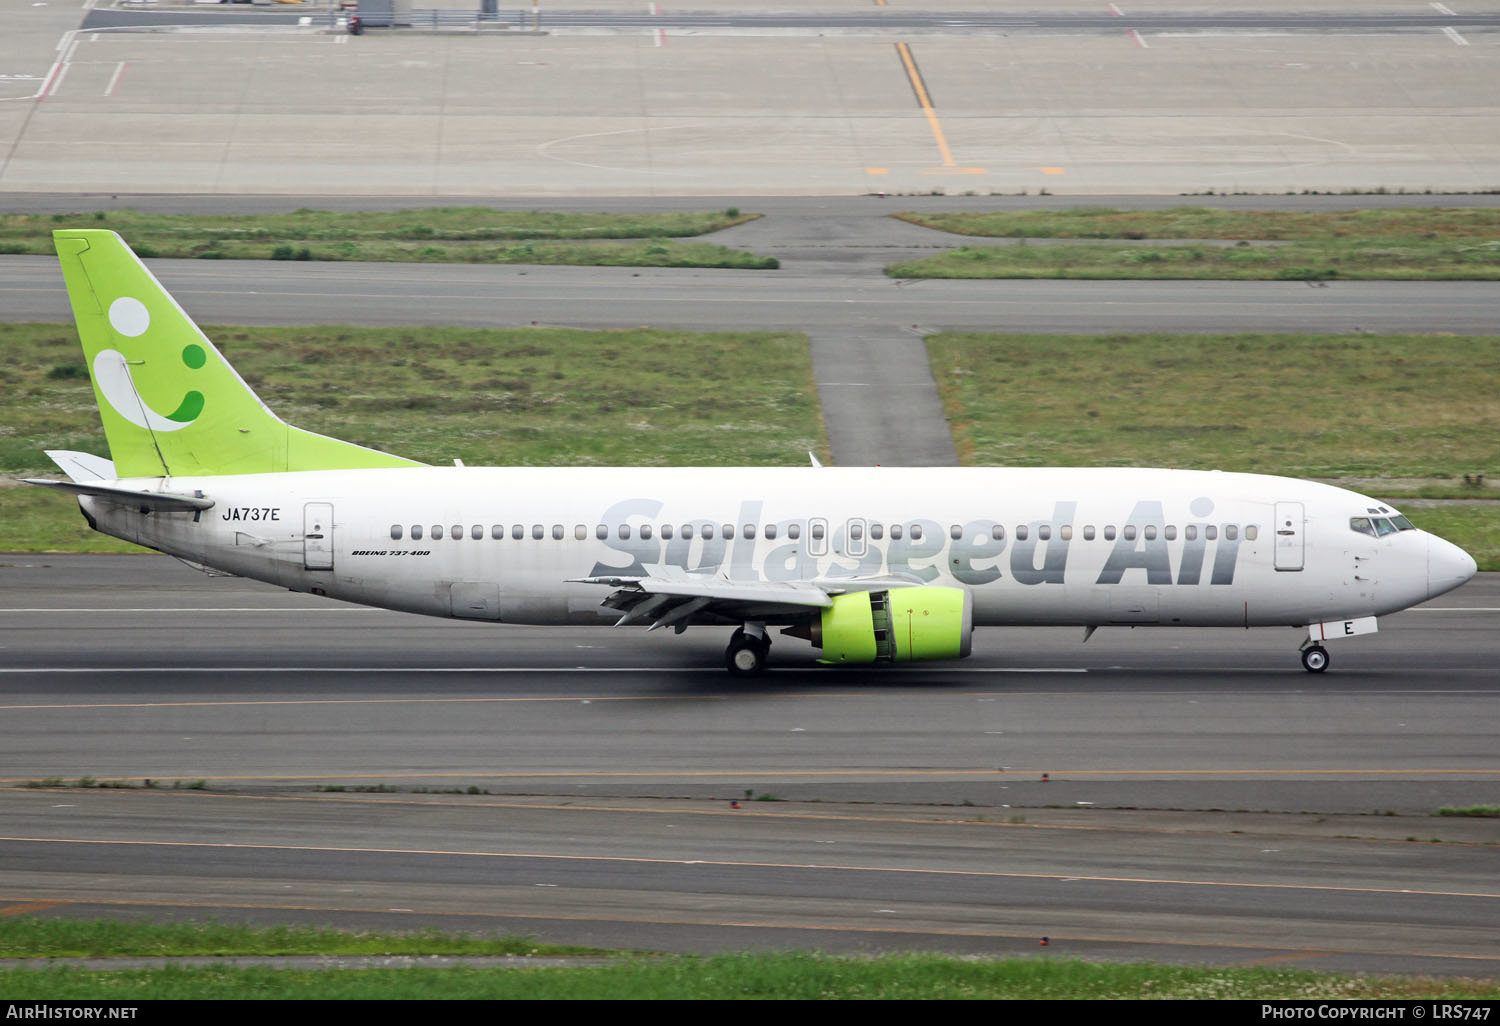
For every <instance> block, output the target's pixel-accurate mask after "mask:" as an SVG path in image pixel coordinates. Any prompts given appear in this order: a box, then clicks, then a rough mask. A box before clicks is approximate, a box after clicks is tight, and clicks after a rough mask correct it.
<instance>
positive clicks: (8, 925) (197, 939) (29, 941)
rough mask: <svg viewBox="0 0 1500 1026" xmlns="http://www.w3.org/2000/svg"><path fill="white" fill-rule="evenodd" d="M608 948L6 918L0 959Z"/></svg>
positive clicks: (306, 929)
mask: <svg viewBox="0 0 1500 1026" xmlns="http://www.w3.org/2000/svg"><path fill="white" fill-rule="evenodd" d="M612 953H613V952H608V951H605V950H603V949H600V948H587V947H577V946H569V945H559V944H539V943H537V942H536V940H535V939H533V938H530V937H521V936H513V935H505V936H486V935H479V934H465V933H444V932H442V931H439V930H418V931H414V932H400V931H394V930H391V931H375V930H339V929H335V928H333V927H330V926H284V925H283V926H244V925H239V924H235V923H151V922H127V921H124V920H115V919H82V920H78V919H42V918H37V917H35V916H13V917H7V918H4V919H0V958H103V957H124V956H133V957H164V956H169V957H185V956H199V955H210V956H227V955H527V956H547V957H551V956H563V955H602V954H612Z"/></svg>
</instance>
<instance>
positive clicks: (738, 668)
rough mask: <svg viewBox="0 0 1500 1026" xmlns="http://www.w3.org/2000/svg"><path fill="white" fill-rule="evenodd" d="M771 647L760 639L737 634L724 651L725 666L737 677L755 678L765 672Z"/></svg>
mask: <svg viewBox="0 0 1500 1026" xmlns="http://www.w3.org/2000/svg"><path fill="white" fill-rule="evenodd" d="M770 647H771V646H770V645H767V644H765V643H763V642H762V641H761V640H760V639H758V638H753V637H750V636H749V635H746V634H744V633H741V632H736V633H735V635H734V637H732V638H730V639H729V647H728V648H727V649H725V650H724V664H725V665H726V666H728V667H729V672H730V673H731V674H733V675H734V676H736V677H754V676H755V675H756V674H758V673H761V672H762V671H764V670H765V668H766V656H767V654H768V651H769V649H770Z"/></svg>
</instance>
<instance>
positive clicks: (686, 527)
mask: <svg viewBox="0 0 1500 1026" xmlns="http://www.w3.org/2000/svg"><path fill="white" fill-rule="evenodd" d="M682 536H683V537H684V538H686V539H687V540H688V541H692V540H693V525H692V524H683V525H682Z"/></svg>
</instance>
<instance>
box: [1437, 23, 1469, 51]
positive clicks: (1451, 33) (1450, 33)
mask: <svg viewBox="0 0 1500 1026" xmlns="http://www.w3.org/2000/svg"><path fill="white" fill-rule="evenodd" d="M1443 35H1445V36H1447V37H1448V38H1449V39H1451V40H1453V41H1454V42H1455V43H1457V44H1458V45H1459V46H1468V45H1469V41H1468V40H1467V39H1465V38H1464V37H1463V36H1461V35H1459V34H1458V29H1455V28H1449V27H1448V26H1447V25H1444V26H1443Z"/></svg>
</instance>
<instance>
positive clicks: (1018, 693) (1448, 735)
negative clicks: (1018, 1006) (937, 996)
mask: <svg viewBox="0 0 1500 1026" xmlns="http://www.w3.org/2000/svg"><path fill="white" fill-rule="evenodd" d="M5 562H6V563H7V565H6V566H4V567H0V574H3V577H4V581H5V588H4V590H3V602H4V604H5V607H6V608H5V610H4V612H3V614H0V617H3V619H0V624H3V626H0V645H3V648H0V654H3V659H4V662H3V672H0V695H3V698H0V705H3V706H4V711H3V717H0V723H3V726H0V742H3V743H0V778H3V779H4V781H5V785H6V786H5V789H4V790H0V809H3V816H0V818H3V821H4V822H5V824H6V826H5V828H4V835H5V836H4V838H3V839H0V860H3V862H4V864H5V866H6V874H5V881H4V883H3V884H0V912H3V911H5V910H6V909H7V907H10V908H23V909H27V910H33V911H37V912H39V913H40V914H48V915H95V914H102V913H108V914H123V915H127V916H130V915H144V916H151V917H177V916H184V915H186V916H199V917H201V916H212V917H219V918H227V919H233V920H242V919H243V920H251V921H288V920H292V921H302V920H306V921H318V922H323V921H332V922H338V923H342V924H345V925H375V924H378V925H381V926H385V927H396V928H401V927H412V928H416V927H425V926H430V925H438V926H442V927H448V928H454V929H471V930H476V929H477V930H495V931H510V932H522V933H530V934H534V935H536V936H538V937H540V938H543V939H546V940H557V941H569V942H577V943H594V944H601V945H606V946H618V947H637V948H649V949H653V950H682V951H719V950H734V949H740V948H754V947H787V946H796V947H819V948H823V949H826V950H838V951H870V950H889V949H907V948H925V949H938V950H948V951H959V952H971V953H983V954H992V955H997V954H1017V953H1032V952H1035V951H1037V948H1038V944H1039V938H1040V937H1041V936H1048V937H1049V938H1050V941H1051V943H1050V944H1049V946H1048V948H1047V951H1046V954H1049V955H1054V956H1055V955H1082V956H1088V957H1110V958H1152V959H1163V960H1168V961H1190V962H1199V963H1208V964H1218V963H1235V964H1254V963H1262V962H1271V963H1274V964H1294V965H1300V966H1327V967H1339V968H1348V969H1358V970H1362V971H1400V972H1433V973H1445V974H1460V975H1493V974H1494V972H1495V959H1496V957H1497V956H1496V950H1497V949H1496V945H1495V939H1496V935H1495V926H1494V923H1495V909H1496V907H1497V905H1496V902H1497V901H1500V889H1497V888H1496V887H1495V886H1494V874H1493V851H1494V848H1493V843H1494V842H1495V841H1496V840H1500V836H1497V831H1496V828H1495V826H1494V822H1495V821H1494V820H1483V819H1477V820H1476V819H1454V818H1438V817H1434V816H1433V815H1432V813H1433V812H1434V811H1436V809H1438V808H1439V807H1442V806H1464V805H1473V804H1480V803H1492V802H1493V801H1494V795H1495V793H1496V791H1495V788H1496V784H1497V779H1496V778H1497V775H1500V767H1497V766H1496V765H1495V762H1494V754H1493V753H1494V738H1495V735H1496V727H1497V722H1496V720H1497V716H1496V713H1495V706H1496V703H1495V699H1496V696H1497V694H1500V688H1497V687H1496V686H1495V684H1494V681H1493V666H1494V665H1495V661H1496V659H1497V657H1500V632H1497V631H1496V630H1495V622H1496V618H1497V616H1500V612H1497V610H1500V579H1497V578H1495V577H1494V576H1493V575H1482V576H1481V577H1480V578H1478V579H1476V581H1475V582H1473V583H1471V584H1470V585H1468V586H1467V587H1466V588H1464V589H1462V590H1460V591H1459V592H1456V593H1453V594H1452V595H1449V596H1445V597H1443V598H1442V599H1439V600H1437V601H1435V602H1434V603H1431V604H1430V605H1431V606H1432V607H1434V608H1431V609H1419V610H1415V611H1412V612H1409V613H1405V614H1401V615H1399V616H1395V617H1391V618H1388V619H1387V620H1386V621H1385V622H1383V624H1382V631H1381V633H1380V634H1378V635H1377V636H1376V637H1375V638H1371V639H1360V641H1358V642H1355V643H1352V644H1349V645H1346V646H1344V647H1341V648H1338V649H1336V650H1335V651H1334V653H1333V655H1334V669H1333V670H1330V671H1329V672H1328V673H1327V674H1325V675H1323V676H1320V677H1313V676H1311V675H1308V674H1306V673H1304V672H1303V671H1302V670H1301V669H1300V667H1299V666H1298V664H1297V662H1296V659H1295V656H1294V650H1295V646H1296V634H1295V632H1293V631H1290V630H1287V631H1267V632H1243V631H1239V632H1234V631H1207V632H1191V631H1149V632H1148V631H1144V630H1141V631H1130V630H1127V629H1123V628H1122V629H1119V630H1114V631H1110V630H1104V631H1101V632H1099V634H1097V635H1096V636H1095V637H1094V639H1093V640H1091V641H1090V642H1089V643H1088V644H1087V645H1086V646H1085V645H1081V644H1080V643H1079V634H1080V633H1081V632H1076V631H1010V630H986V631H982V632H980V636H979V638H978V639H977V642H976V656H975V657H974V658H973V659H970V660H968V661H965V662H964V663H961V664H955V665H953V666H936V667H932V668H926V669H919V670H911V671H907V670H897V671H891V672H885V673H877V672H872V671H869V670H850V671H829V670H825V669H821V668H816V667H814V666H813V665H812V664H811V662H810V656H811V654H812V652H811V649H807V648H803V647H802V646H801V645H800V643H798V642H796V641H794V640H792V639H781V640H780V641H779V642H778V644H777V647H776V651H775V659H776V670H775V672H773V673H771V674H770V675H769V676H768V677H767V678H765V679H764V680H763V681H759V682H756V683H753V684H741V683H735V682H732V681H731V680H730V679H729V678H728V677H727V676H726V675H725V674H724V673H723V671H722V670H721V669H720V668H719V659H720V650H721V646H722V644H723V639H722V638H721V637H718V636H717V635H718V634H719V633H722V632H713V631H690V632H689V633H688V634H687V635H685V636H683V637H680V638H671V637H659V636H656V635H651V636H647V635H645V634H644V632H640V631H629V630H622V631H618V632H612V631H606V630H570V629H555V630H548V629H537V628H516V627H505V626H500V627H494V626H487V625H475V624H459V623H449V622H447V621H429V620H422V619H419V618H414V617H408V616H403V615H401V614H394V613H384V612H380V611H374V610H364V609H358V608H354V607H347V606H342V605H338V604H334V603H328V602H323V601H319V600H316V599H312V598H310V597H308V596H301V595H291V594H288V593H284V592H280V591H277V590H275V589H272V588H269V587H263V586H259V585H255V584H251V583H247V582H243V581H238V580H226V579H209V578H204V577H202V576H201V575H197V574H194V573H192V572H190V571H188V570H186V569H184V568H182V567H180V566H179V565H177V564H176V563H174V562H171V561H169V560H167V559H165V558H161V557H149V556H142V557H59V556H47V557H8V558H7V559H6V561H5ZM1043 774H1046V775H1047V779H1046V780H1045V781H1044V779H1043ZM82 776H91V777H93V778H95V779H96V780H98V781H110V782H113V781H121V782H125V783H128V784H129V785H131V786H129V787H121V788H107V789H106V788H97V789H94V788H90V789H81V790H80V789H72V788H70V789H54V788H37V787H26V786H24V785H25V784H26V783H27V782H28V781H36V782H45V781H47V780H48V779H49V778H61V779H62V780H64V781H67V782H70V783H72V782H76V781H77V780H78V778H79V777H82ZM147 778H149V779H151V780H152V781H153V784H154V786H153V787H152V788H150V789H147V788H146V787H145V786H144V783H143V781H144V780H145V779H147ZM199 781H201V782H202V784H201V788H202V789H201V790H200V789H197V788H198V787H199V786H200V785H199V784H198V782H199ZM355 788H365V789H368V790H365V791H355V790H353V789H355ZM330 789H341V790H330ZM471 792H472V793H471ZM732 800H739V802H740V805H741V807H740V808H738V809H735V808H732V807H731V805H730V802H731V801H732Z"/></svg>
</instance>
